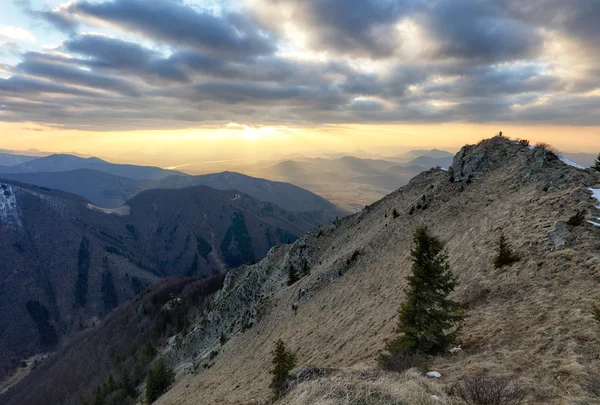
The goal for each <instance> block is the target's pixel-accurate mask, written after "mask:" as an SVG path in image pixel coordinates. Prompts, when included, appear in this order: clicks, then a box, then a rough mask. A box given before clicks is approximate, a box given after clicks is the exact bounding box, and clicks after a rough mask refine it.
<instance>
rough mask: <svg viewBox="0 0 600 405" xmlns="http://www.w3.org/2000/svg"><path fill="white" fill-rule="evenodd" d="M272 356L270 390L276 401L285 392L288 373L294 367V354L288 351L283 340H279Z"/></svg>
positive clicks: (288, 378)
mask: <svg viewBox="0 0 600 405" xmlns="http://www.w3.org/2000/svg"><path fill="white" fill-rule="evenodd" d="M271 354H272V355H273V360H272V361H271V362H272V364H273V369H272V370H271V375H272V376H273V379H272V381H271V385H270V387H271V389H273V395H274V397H275V398H276V399H278V398H281V396H283V395H284V394H285V392H286V390H287V386H288V381H289V380H290V372H291V371H292V370H293V369H294V367H296V363H297V360H296V354H295V353H292V352H290V351H288V350H287V349H286V347H285V343H284V342H283V340H281V339H279V340H278V341H277V342H276V343H275V349H273V351H272V352H271Z"/></svg>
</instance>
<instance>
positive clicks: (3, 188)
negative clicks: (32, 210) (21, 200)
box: [0, 183, 23, 228]
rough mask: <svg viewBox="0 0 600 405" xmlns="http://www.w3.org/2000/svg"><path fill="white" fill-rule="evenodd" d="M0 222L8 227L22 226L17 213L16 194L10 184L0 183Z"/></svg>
mask: <svg viewBox="0 0 600 405" xmlns="http://www.w3.org/2000/svg"><path fill="white" fill-rule="evenodd" d="M0 222H3V223H5V224H7V225H9V226H10V227H16V228H21V227H22V226H23V223H22V222H21V217H20V215H19V207H18V205H17V196H16V194H15V190H14V188H13V186H11V185H10V184H4V183H0Z"/></svg>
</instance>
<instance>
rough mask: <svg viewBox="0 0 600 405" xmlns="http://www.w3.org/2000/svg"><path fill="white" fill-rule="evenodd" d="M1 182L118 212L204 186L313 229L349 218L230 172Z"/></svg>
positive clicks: (52, 175)
mask: <svg viewBox="0 0 600 405" xmlns="http://www.w3.org/2000/svg"><path fill="white" fill-rule="evenodd" d="M0 178H5V179H11V180H16V181H19V182H22V183H28V184H33V185H36V186H40V187H46V188H53V189H57V190H62V191H67V192H70V193H73V194H77V195H80V196H82V197H84V198H86V199H88V200H90V201H91V202H92V203H94V204H95V205H98V206H101V207H105V208H118V207H120V206H122V205H123V204H125V202H126V201H127V200H129V199H130V198H132V197H134V196H135V195H137V194H138V193H140V192H142V191H144V190H149V189H154V188H167V189H176V188H185V187H192V186H198V185H205V186H208V187H211V188H214V189H217V190H238V191H241V192H242V193H245V194H248V195H250V196H252V197H254V198H256V199H258V200H260V201H263V202H269V203H272V204H275V205H278V206H280V207H282V208H284V209H286V210H288V211H294V212H304V213H305V214H306V215H311V216H312V217H313V223H314V225H321V224H323V223H326V222H327V221H329V220H331V219H335V218H336V217H341V216H345V215H347V212H345V211H342V210H340V209H338V208H337V207H335V206H334V205H333V204H332V203H330V202H329V201H327V200H325V199H324V198H322V197H319V196H318V195H316V194H313V193H311V192H310V191H307V190H304V189H302V188H300V187H297V186H294V185H292V184H288V183H282V182H274V181H268V180H263V179H258V178H254V177H250V176H245V175H243V174H239V173H231V172H223V173H216V174H207V175H201V176H187V175H186V176H179V175H174V176H168V177H165V178H163V179H160V180H133V179H129V178H126V177H121V176H116V175H113V174H109V173H105V172H101V171H98V170H89V169H78V170H71V171H66V172H41V173H14V174H11V173H0Z"/></svg>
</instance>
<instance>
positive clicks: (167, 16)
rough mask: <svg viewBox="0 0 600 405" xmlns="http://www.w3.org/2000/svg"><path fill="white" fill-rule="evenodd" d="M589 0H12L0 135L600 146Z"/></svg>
mask: <svg viewBox="0 0 600 405" xmlns="http://www.w3.org/2000/svg"><path fill="white" fill-rule="evenodd" d="M598 21H600V2H599V1H594V0H569V1H564V0H230V1H224V0H222V1H219V0H195V1H191V0H188V1H179V0H112V1H110V0H109V1H91V0H84V1H77V0H75V1H71V2H67V3H64V2H61V1H54V0H31V1H27V0H16V1H12V0H6V1H2V4H1V5H0V148H4V149H29V148H37V149H41V150H46V151H51V152H58V151H68V152H71V151H75V152H79V153H85V154H92V155H99V156H102V157H107V158H111V159H113V160H117V161H131V162H139V163H153V164H158V165H177V164H179V163H181V164H183V163H184V162H187V161H188V160H190V159H192V160H200V161H211V159H212V160H228V159H231V160H235V159H262V158H268V157H271V156H272V155H274V154H288V153H295V152H299V153H304V154H318V153H322V152H331V151H342V152H352V151H354V150H356V149H363V150H367V151H370V152H375V153H380V154H384V155H385V154H393V153H395V152H398V151H402V150H405V149H409V148H413V147H439V148H446V149H457V148H458V147H460V146H461V145H462V144H464V143H466V142H476V141H478V140H479V139H481V138H484V137H489V136H491V135H493V134H495V133H497V132H498V131H500V130H502V131H504V132H505V133H506V134H507V135H510V136H513V137H522V138H529V139H531V140H533V141H546V142H549V143H552V144H553V145H555V146H556V147H557V148H559V149H561V150H565V151H583V152H589V153H597V152H599V151H600V24H599V23H598Z"/></svg>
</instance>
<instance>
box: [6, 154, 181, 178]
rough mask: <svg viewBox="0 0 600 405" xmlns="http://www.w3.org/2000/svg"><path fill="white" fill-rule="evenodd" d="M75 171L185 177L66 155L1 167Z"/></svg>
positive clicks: (8, 170) (14, 170) (25, 170)
mask: <svg viewBox="0 0 600 405" xmlns="http://www.w3.org/2000/svg"><path fill="white" fill-rule="evenodd" d="M76 169H91V170H99V171H102V172H105V173H110V174H114V175H116V176H121V177H126V178H130V179H134V180H159V179H162V178H165V177H168V176H172V175H180V176H185V175H186V174H185V173H182V172H178V171H174V170H166V169H162V168H160V167H154V166H136V165H129V164H117V163H109V162H107V161H105V160H102V159H99V158H96V157H89V158H82V157H78V156H74V155H66V154H55V155H50V156H44V157H40V158H37V159H33V160H29V161H26V162H23V163H20V164H17V165H14V166H8V167H2V168H1V171H2V172H4V173H37V172H62V171H69V170H76Z"/></svg>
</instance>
